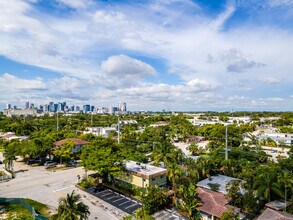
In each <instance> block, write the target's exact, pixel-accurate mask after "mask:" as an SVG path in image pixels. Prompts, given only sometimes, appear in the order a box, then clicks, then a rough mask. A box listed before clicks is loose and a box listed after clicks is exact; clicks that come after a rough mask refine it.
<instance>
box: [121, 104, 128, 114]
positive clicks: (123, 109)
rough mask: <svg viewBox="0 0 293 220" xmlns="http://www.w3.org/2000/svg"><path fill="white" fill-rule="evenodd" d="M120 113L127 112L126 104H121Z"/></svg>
mask: <svg viewBox="0 0 293 220" xmlns="http://www.w3.org/2000/svg"><path fill="white" fill-rule="evenodd" d="M122 111H123V112H126V111H127V108H126V102H123V104H122Z"/></svg>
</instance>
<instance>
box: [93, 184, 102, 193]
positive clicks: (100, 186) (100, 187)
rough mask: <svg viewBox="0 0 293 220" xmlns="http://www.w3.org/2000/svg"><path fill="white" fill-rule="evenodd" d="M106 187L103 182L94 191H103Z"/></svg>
mask: <svg viewBox="0 0 293 220" xmlns="http://www.w3.org/2000/svg"><path fill="white" fill-rule="evenodd" d="M104 189H105V187H104V186H103V185H102V184H98V185H96V186H95V187H94V193H96V192H102V191H103V190H104Z"/></svg>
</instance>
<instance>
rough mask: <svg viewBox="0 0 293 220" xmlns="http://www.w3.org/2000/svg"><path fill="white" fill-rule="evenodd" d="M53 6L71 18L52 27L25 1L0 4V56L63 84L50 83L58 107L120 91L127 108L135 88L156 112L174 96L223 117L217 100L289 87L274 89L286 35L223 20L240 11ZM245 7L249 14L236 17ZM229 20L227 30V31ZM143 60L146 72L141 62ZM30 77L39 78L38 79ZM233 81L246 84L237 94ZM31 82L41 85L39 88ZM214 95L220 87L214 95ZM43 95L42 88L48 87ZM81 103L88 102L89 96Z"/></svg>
mask: <svg viewBox="0 0 293 220" xmlns="http://www.w3.org/2000/svg"><path fill="white" fill-rule="evenodd" d="M54 2H55V1H54ZM57 2H59V5H57V6H56V5H55V7H60V8H59V10H60V11H62V10H64V8H65V7H64V6H66V7H69V8H71V9H76V10H70V13H68V8H65V10H64V13H66V14H65V15H66V16H62V17H59V15H58V14H54V13H50V11H48V12H44V11H42V13H41V11H39V8H38V7H36V6H35V4H38V2H37V1H35V0H33V1H17V0H10V1H0V12H1V13H0V40H1V44H0V55H2V56H5V57H6V58H9V59H11V60H14V61H17V62H20V63H24V64H27V65H33V66H37V67H41V68H45V69H49V70H51V71H55V72H58V73H59V74H60V75H62V77H63V76H64V77H63V78H62V77H59V78H58V79H56V80H57V81H56V82H55V81H54V80H51V81H52V82H54V83H57V82H59V83H60V85H61V87H60V91H61V93H62V94H61V95H62V96H63V97H64V98H65V97H66V92H68V96H71V97H72V98H73V97H76V98H77V97H78V95H77V92H75V93H73V92H72V91H74V90H78V91H80V99H83V100H86V95H85V94H88V93H89V91H90V94H100V93H101V91H103V90H104V89H105V90H106V91H107V93H108V96H107V97H104V99H105V100H109V99H111V100H113V99H116V98H117V96H118V92H119V93H120V92H121V90H119V88H122V89H126V90H125V91H127V92H129V93H130V94H131V95H132V97H133V99H135V98H137V99H140V97H141V90H140V88H144V89H145V90H146V91H148V92H149V94H150V95H151V97H155V96H156V99H157V100H158V102H164V100H170V102H171V100H172V98H174V100H176V101H177V102H178V103H181V99H180V96H182V97H184V98H186V100H185V101H186V103H187V100H192V102H193V103H195V102H196V100H201V101H202V102H214V104H213V105H214V106H222V104H223V103H224V104H225V105H224V106H227V108H228V106H229V105H230V106H231V105H232V104H231V103H228V102H227V103H225V102H224V101H221V100H223V99H225V98H227V97H229V96H231V94H233V95H237V96H240V97H241V96H242V95H251V96H252V99H253V97H254V96H255V97H257V98H258V97H259V96H260V95H259V94H260V92H261V91H263V90H264V88H263V87H261V86H259V84H260V83H259V82H263V83H267V84H276V85H275V86H276V87H278V88H276V89H279V90H284V89H288V90H289V89H290V87H289V86H288V85H285V84H284V82H283V81H277V80H278V78H280V79H285V78H286V82H287V83H288V84H290V83H293V77H292V73H291V70H292V62H291V60H290V57H292V56H293V48H292V47H290V45H291V42H292V41H293V34H292V30H291V29H290V28H286V27H285V26H282V25H280V26H278V25H271V23H261V22H254V21H253V22H251V21H250V20H249V19H247V20H245V21H243V22H242V21H238V20H237V19H235V20H233V18H234V16H237V10H238V8H239V7H240V5H237V4H229V3H227V7H226V8H225V9H224V10H221V11H218V13H212V14H207V13H205V12H206V10H205V8H201V7H200V4H196V3H194V2H193V1H190V0H171V1H169V0H168V1H148V2H146V3H144V4H137V3H135V2H130V3H129V4H120V3H119V2H114V1H113V2H111V1H110V3H108V2H103V1H100V2H95V3H91V2H92V1H85V0H72V1H69V0H58V1H57ZM178 2H180V6H178ZM234 2H235V1H234ZM239 2H240V1H239ZM241 2H245V1H241ZM247 2H248V1H247ZM250 2H252V1H250ZM261 2H262V5H264V4H265V5H266V6H267V7H280V5H288V1H286V0H279V1H277V0H274V1H273V0H272V1H270V0H267V1H265V3H263V2H264V1H258V4H260V3H261ZM88 3H90V5H89V4H88ZM175 5H177V6H178V7H174V6H175ZM249 5H253V4H247V6H245V7H249ZM89 6H90V7H89ZM117 6H118V7H117ZM79 9H80V10H79ZM286 11H287V9H286ZM247 12H248V13H252V12H251V11H250V10H247ZM261 13H262V12H257V14H253V15H252V16H251V17H254V16H258V14H260V16H258V18H259V19H261V17H262V14H261ZM40 14H41V16H40ZM230 19H232V20H233V22H234V23H236V25H235V24H234V23H233V22H231V23H229V21H230ZM240 20H241V19H240ZM238 22H239V23H238ZM241 22H242V23H241ZM288 23H290V22H288ZM288 45H289V46H288ZM119 54H125V55H119ZM132 57H142V59H141V60H139V59H134V58H132ZM149 60H151V61H150V63H148V62H146V61H149ZM143 61H145V62H143ZM155 67H156V68H157V70H156V69H155ZM233 73H241V74H233ZM276 73H278V78H276ZM231 74H233V77H231ZM267 76H270V77H267ZM2 77H3V76H2ZM40 77H42V78H45V76H44V77H43V76H42V75H41V74H40ZM243 79H250V81H249V82H247V83H243V84H241V85H240V84H239V81H243ZM16 80H18V79H16ZM34 80H35V81H39V82H38V83H44V80H41V79H34ZM87 81H89V82H91V83H92V84H88V83H87ZM151 81H153V82H154V81H155V82H161V83H151ZM67 82H68V83H67ZM34 83H36V82H34ZM257 84H258V85H257ZM219 85H226V86H222V87H221V88H222V90H221V91H218V92H217V95H214V94H213V92H214V91H215V89H217V88H218V86H219ZM239 85H240V86H239ZM291 85H292V84H291ZM46 86H47V87H50V88H51V84H50V83H48V84H47V83H46ZM82 86H84V87H87V88H83V87H82ZM45 88H46V87H45ZM152 91H157V92H156V93H152ZM168 93H169V94H168ZM194 93H195V94H198V93H201V95H202V96H196V100H195V96H194ZM52 94H53V93H50V95H49V96H50V98H51V97H52ZM135 94H136V95H135ZM170 94H171V95H170ZM255 94H258V96H257V95H255ZM1 95H2V94H1ZM5 95H6V91H5ZM54 95H56V96H57V95H58V94H54ZM168 95H169V96H168ZM125 96H127V94H125ZM32 97H33V94H32ZM201 97H204V98H201ZM215 97H216V98H215ZM257 98H255V100H256V102H257V101H259V100H258V99H257ZM90 99H92V100H96V102H98V101H97V96H96V97H90ZM252 99H251V100H252ZM251 100H250V102H247V105H249V103H252V101H251ZM262 101H263V102H264V100H262ZM164 103H165V102H164ZM211 105H212V104H211Z"/></svg>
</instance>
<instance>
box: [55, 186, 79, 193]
mask: <svg viewBox="0 0 293 220" xmlns="http://www.w3.org/2000/svg"><path fill="white" fill-rule="evenodd" d="M71 187H74V186H73V185H72V186H68V187H64V188H61V189H56V190H54V191H53V192H58V191H62V190H65V189H69V188H71Z"/></svg>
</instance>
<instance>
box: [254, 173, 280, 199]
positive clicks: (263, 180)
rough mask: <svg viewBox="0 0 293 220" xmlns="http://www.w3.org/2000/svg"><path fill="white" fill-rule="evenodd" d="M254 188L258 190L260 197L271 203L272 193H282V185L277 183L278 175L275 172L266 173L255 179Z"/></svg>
mask: <svg viewBox="0 0 293 220" xmlns="http://www.w3.org/2000/svg"><path fill="white" fill-rule="evenodd" d="M253 188H254V189H256V191H257V194H258V196H260V197H263V198H264V199H265V200H267V201H269V202H270V201H271V193H272V192H276V193H278V192H279V191H280V185H279V183H277V175H276V173H274V172H273V171H271V172H270V171H265V172H264V173H261V174H259V175H258V176H257V177H256V178H255V182H254V185H253Z"/></svg>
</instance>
